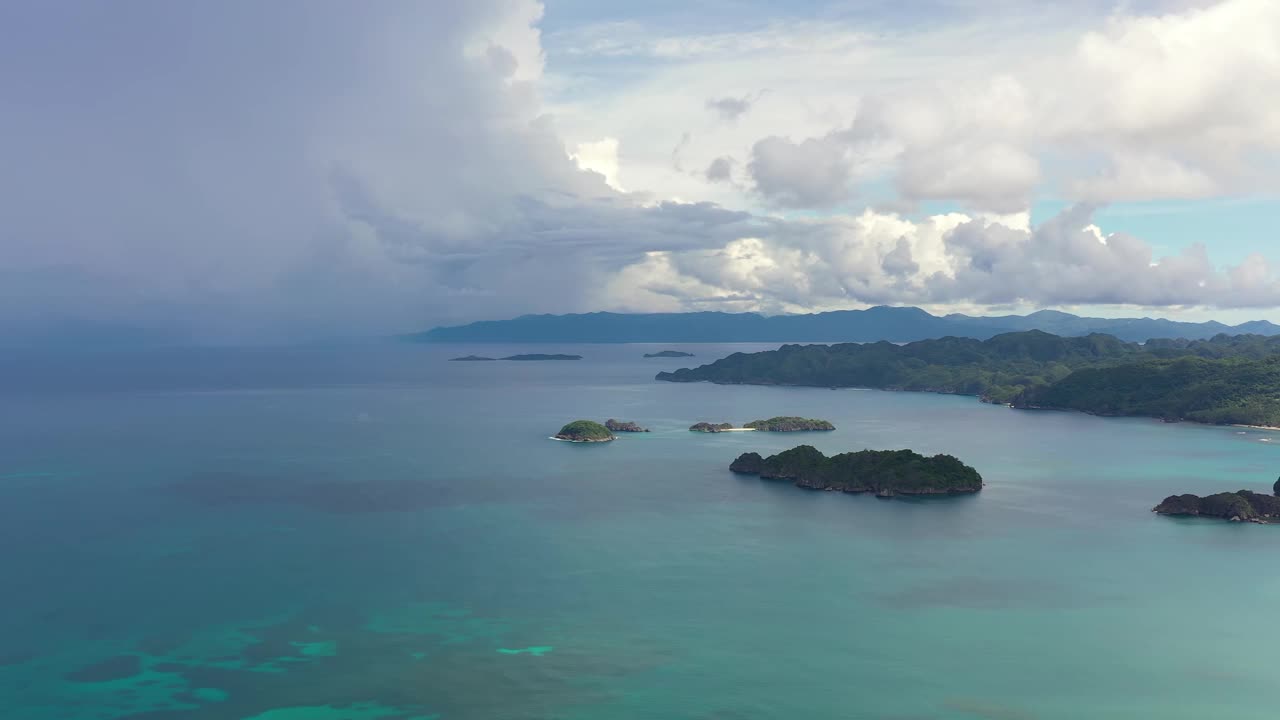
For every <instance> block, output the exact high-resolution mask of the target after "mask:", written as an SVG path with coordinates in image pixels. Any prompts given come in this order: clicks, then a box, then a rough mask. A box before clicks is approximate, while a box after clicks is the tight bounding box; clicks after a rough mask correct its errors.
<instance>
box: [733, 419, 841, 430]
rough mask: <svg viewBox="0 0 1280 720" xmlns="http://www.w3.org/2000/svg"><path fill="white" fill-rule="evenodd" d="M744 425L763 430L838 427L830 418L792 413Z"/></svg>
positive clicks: (828, 428)
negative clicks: (793, 414)
mask: <svg viewBox="0 0 1280 720" xmlns="http://www.w3.org/2000/svg"><path fill="white" fill-rule="evenodd" d="M742 427H745V428H751V429H752V430H759V431H761V432H809V431H823V432H825V431H829V430H835V429H836V426H835V425H832V424H831V422H830V421H828V420H814V419H812V418H802V417H794V416H791V415H786V416H780V417H772V418H769V419H768V420H753V421H751V422H749V423H747V424H746V425H743V426H742Z"/></svg>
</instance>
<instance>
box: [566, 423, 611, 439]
mask: <svg viewBox="0 0 1280 720" xmlns="http://www.w3.org/2000/svg"><path fill="white" fill-rule="evenodd" d="M555 439H556V440H567V441H569V442H579V443H588V442H609V441H610V440H613V433H611V432H609V429H608V428H606V427H605V426H603V425H601V424H600V423H598V422H595V421H594V420H574V421H573V422H571V423H569V424H568V425H565V426H564V427H562V428H560V432H558V433H556V434H555Z"/></svg>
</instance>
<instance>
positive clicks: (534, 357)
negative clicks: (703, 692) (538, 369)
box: [502, 353, 582, 360]
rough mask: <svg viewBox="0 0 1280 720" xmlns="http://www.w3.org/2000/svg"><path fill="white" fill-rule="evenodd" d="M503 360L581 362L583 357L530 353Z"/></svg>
mask: <svg viewBox="0 0 1280 720" xmlns="http://www.w3.org/2000/svg"><path fill="white" fill-rule="evenodd" d="M502 359H503V360H581V359H582V356H581V355H544V354H542V353H530V354H527V355H509V356H507V357H504V358H502Z"/></svg>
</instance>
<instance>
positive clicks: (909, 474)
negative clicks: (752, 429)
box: [729, 445, 982, 497]
mask: <svg viewBox="0 0 1280 720" xmlns="http://www.w3.org/2000/svg"><path fill="white" fill-rule="evenodd" d="M729 469H730V470H731V471H733V472H735V473H739V474H744V475H759V476H760V477H762V478H764V479H768V480H789V481H791V482H793V483H794V484H795V485H796V486H797V487H802V488H808V489H811V490H839V491H841V492H848V493H864V492H870V493H875V494H876V495H877V496H879V497H893V496H894V495H953V494H963V493H974V492H978V491H979V490H981V489H982V476H981V475H979V474H978V471H976V470H974V469H973V468H971V467H969V466H968V465H965V464H964V463H962V462H960V461H959V460H958V459H956V458H954V457H952V456H950V455H934V456H933V457H925V456H923V455H921V454H919V453H917V452H914V451H912V450H861V451H858V452H849V453H841V454H839V455H833V456H831V457H827V456H825V455H823V454H822V453H821V452H819V451H818V450H817V449H816V448H814V447H813V446H811V445H800V446H799V447H794V448H791V449H790V450H786V451H784V452H780V453H778V454H777V455H770V456H769V457H767V458H766V457H761V456H760V454H759V453H753V452H752V453H744V454H743V455H740V456H739V457H738V459H737V460H734V461H733V463H732V464H730V465H729Z"/></svg>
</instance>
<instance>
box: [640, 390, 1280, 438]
mask: <svg viewBox="0 0 1280 720" xmlns="http://www.w3.org/2000/svg"><path fill="white" fill-rule="evenodd" d="M658 381H659V382H670V383H709V384H711V385H744V386H749V387H781V388H825V389H827V390H869V391H871V392H889V393H924V394H927V395H951V396H954V397H966V398H973V399H975V400H977V401H978V402H980V403H983V404H984V405H996V406H1003V407H1007V408H1009V409H1010V410H1031V411H1047V412H1073V413H1081V414H1083V415H1092V416H1093V417H1099V418H1150V419H1153V420H1160V418H1159V417H1157V416H1155V415H1112V414H1108V413H1098V412H1090V411H1088V410H1078V409H1076V408H1058V407H1041V406H1038V405H1037V406H1031V405H1015V404H1013V403H1005V402H992V401H990V400H986V399H984V398H983V397H982V396H981V395H972V394H970V393H962V392H950V391H944V390H908V389H905V388H878V387H866V386H863V385H806V384H801V383H751V382H728V381H721V380H668V379H664V378H658ZM1172 422H1173V423H1174V424H1176V423H1188V424H1190V425H1199V426H1201V427H1234V428H1241V429H1246V430H1261V431H1266V432H1280V426H1272V425H1241V424H1239V423H1214V422H1204V421H1202V420H1193V419H1191V418H1178V419H1177V420H1174V421H1172ZM754 429H755V428H733V431H738V430H754ZM721 432H732V431H726V430H722V431H721Z"/></svg>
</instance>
